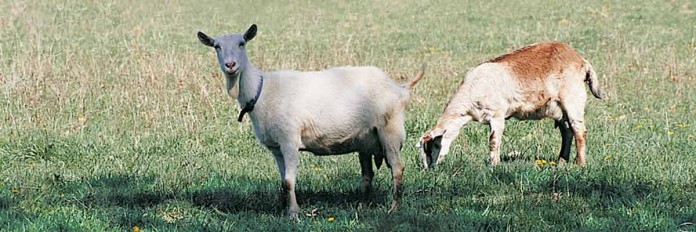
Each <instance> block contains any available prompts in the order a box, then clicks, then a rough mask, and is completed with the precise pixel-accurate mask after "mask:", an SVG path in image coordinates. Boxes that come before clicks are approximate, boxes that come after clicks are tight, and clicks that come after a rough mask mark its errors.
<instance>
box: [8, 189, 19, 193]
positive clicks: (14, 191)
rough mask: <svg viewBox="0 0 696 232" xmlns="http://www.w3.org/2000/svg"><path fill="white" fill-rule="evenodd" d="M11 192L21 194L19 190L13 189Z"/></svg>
mask: <svg viewBox="0 0 696 232" xmlns="http://www.w3.org/2000/svg"><path fill="white" fill-rule="evenodd" d="M10 192H12V193H19V189H17V188H12V189H10Z"/></svg>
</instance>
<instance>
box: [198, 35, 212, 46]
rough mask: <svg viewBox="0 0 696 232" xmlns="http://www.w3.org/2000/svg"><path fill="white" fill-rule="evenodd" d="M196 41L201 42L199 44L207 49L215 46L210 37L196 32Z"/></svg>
mask: <svg viewBox="0 0 696 232" xmlns="http://www.w3.org/2000/svg"><path fill="white" fill-rule="evenodd" d="M198 40H199V41H201V43H202V44H203V45H205V46H208V47H213V46H215V39H213V38H210V36H208V35H206V34H205V33H203V32H202V31H199V32H198Z"/></svg>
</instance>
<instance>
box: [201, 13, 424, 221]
mask: <svg viewBox="0 0 696 232" xmlns="http://www.w3.org/2000/svg"><path fill="white" fill-rule="evenodd" d="M255 35H256V25H251V27H250V28H249V29H248V30H247V31H246V32H245V33H244V34H228V35H222V36H218V37H215V38H211V37H210V36H208V35H206V34H204V33H203V32H198V39H199V40H200V41H201V43H203V44H204V45H206V46H210V47H214V48H215V51H216V52H217V57H218V62H219V63H220V69H222V72H223V73H224V74H225V77H226V78H227V90H228V93H229V92H231V91H230V90H232V88H234V86H235V84H236V83H237V82H239V95H238V97H237V101H238V102H239V104H240V106H241V107H242V111H241V113H240V115H239V119H238V120H239V121H241V119H242V117H243V116H244V114H245V113H249V117H250V118H251V122H252V123H253V127H254V134H256V138H258V139H259V141H260V142H261V143H262V144H263V145H265V146H266V147H267V148H268V149H269V150H270V151H271V153H272V154H273V156H274V157H275V161H276V164H277V165H278V171H279V172H280V178H281V181H282V183H283V189H284V191H285V194H286V195H287V200H288V203H289V209H288V214H289V215H290V216H291V217H294V218H297V215H298V213H299V212H300V208H299V206H298V205H297V199H296V197H295V180H296V176H297V166H298V164H299V158H298V152H299V151H309V152H312V153H314V154H315V155H337V154H346V153H351V152H358V153H359V158H360V167H361V168H362V185H361V187H362V189H363V190H364V191H365V192H367V191H369V189H370V188H371V184H372V178H373V176H374V172H373V170H372V158H373V156H374V160H375V163H376V166H377V168H379V167H380V166H381V164H382V161H383V160H384V159H386V161H387V166H389V167H390V168H391V172H392V180H393V185H394V190H393V200H392V205H391V208H390V209H389V212H392V211H394V210H397V209H398V207H399V204H400V199H401V196H402V191H401V189H402V183H403V179H402V178H403V177H402V176H403V171H404V166H403V164H402V162H401V147H402V144H403V142H404V140H405V138H406V131H405V129H404V117H405V116H404V109H405V107H406V103H407V101H408V97H409V91H408V90H409V89H411V88H412V87H413V86H414V85H415V84H416V83H417V82H418V81H419V80H420V79H421V78H422V77H423V71H424V70H423V69H421V70H420V71H419V72H418V74H416V76H415V77H414V78H413V79H411V80H410V82H409V83H407V84H406V85H405V86H404V85H401V84H398V83H396V82H395V81H394V80H392V79H391V78H389V76H388V75H387V74H386V73H384V71H382V70H380V69H378V68H375V67H339V68H332V69H327V70H323V71H316V72H299V71H276V72H261V71H260V70H258V69H256V68H255V67H254V66H253V65H252V64H251V63H250V62H249V59H248V58H247V54H246V49H245V44H246V43H247V42H248V41H249V40H251V39H253V38H254V36H255Z"/></svg>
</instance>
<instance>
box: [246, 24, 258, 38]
mask: <svg viewBox="0 0 696 232" xmlns="http://www.w3.org/2000/svg"><path fill="white" fill-rule="evenodd" d="M254 36H256V24H251V27H249V29H247V31H246V32H244V41H249V40H251V39H253V38H254Z"/></svg>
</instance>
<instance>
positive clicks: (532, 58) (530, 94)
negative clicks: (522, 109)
mask: <svg viewBox="0 0 696 232" xmlns="http://www.w3.org/2000/svg"><path fill="white" fill-rule="evenodd" d="M487 62H491V63H500V64H503V65H505V66H507V67H508V69H509V72H510V74H511V75H513V76H515V77H517V79H518V80H519V84H520V85H521V87H522V90H523V91H524V93H523V95H524V96H525V100H526V102H528V103H530V104H531V105H533V106H534V107H533V108H535V109H536V108H540V107H543V106H544V105H546V104H547V103H548V102H549V101H550V100H551V94H550V93H548V92H547V91H546V82H547V81H550V80H549V79H550V78H554V77H555V78H558V79H560V78H563V77H564V75H563V73H564V72H568V71H570V70H580V69H582V68H583V66H584V64H585V62H584V60H583V59H582V57H581V56H580V54H578V52H577V51H575V50H574V49H573V48H571V47H570V46H569V45H567V44H565V43H562V42H557V41H553V42H542V43H536V44H532V45H529V46H526V47H523V48H520V49H517V50H515V51H513V52H510V53H508V54H505V55H502V56H499V57H496V58H493V59H490V60H488V61H487Z"/></svg>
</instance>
